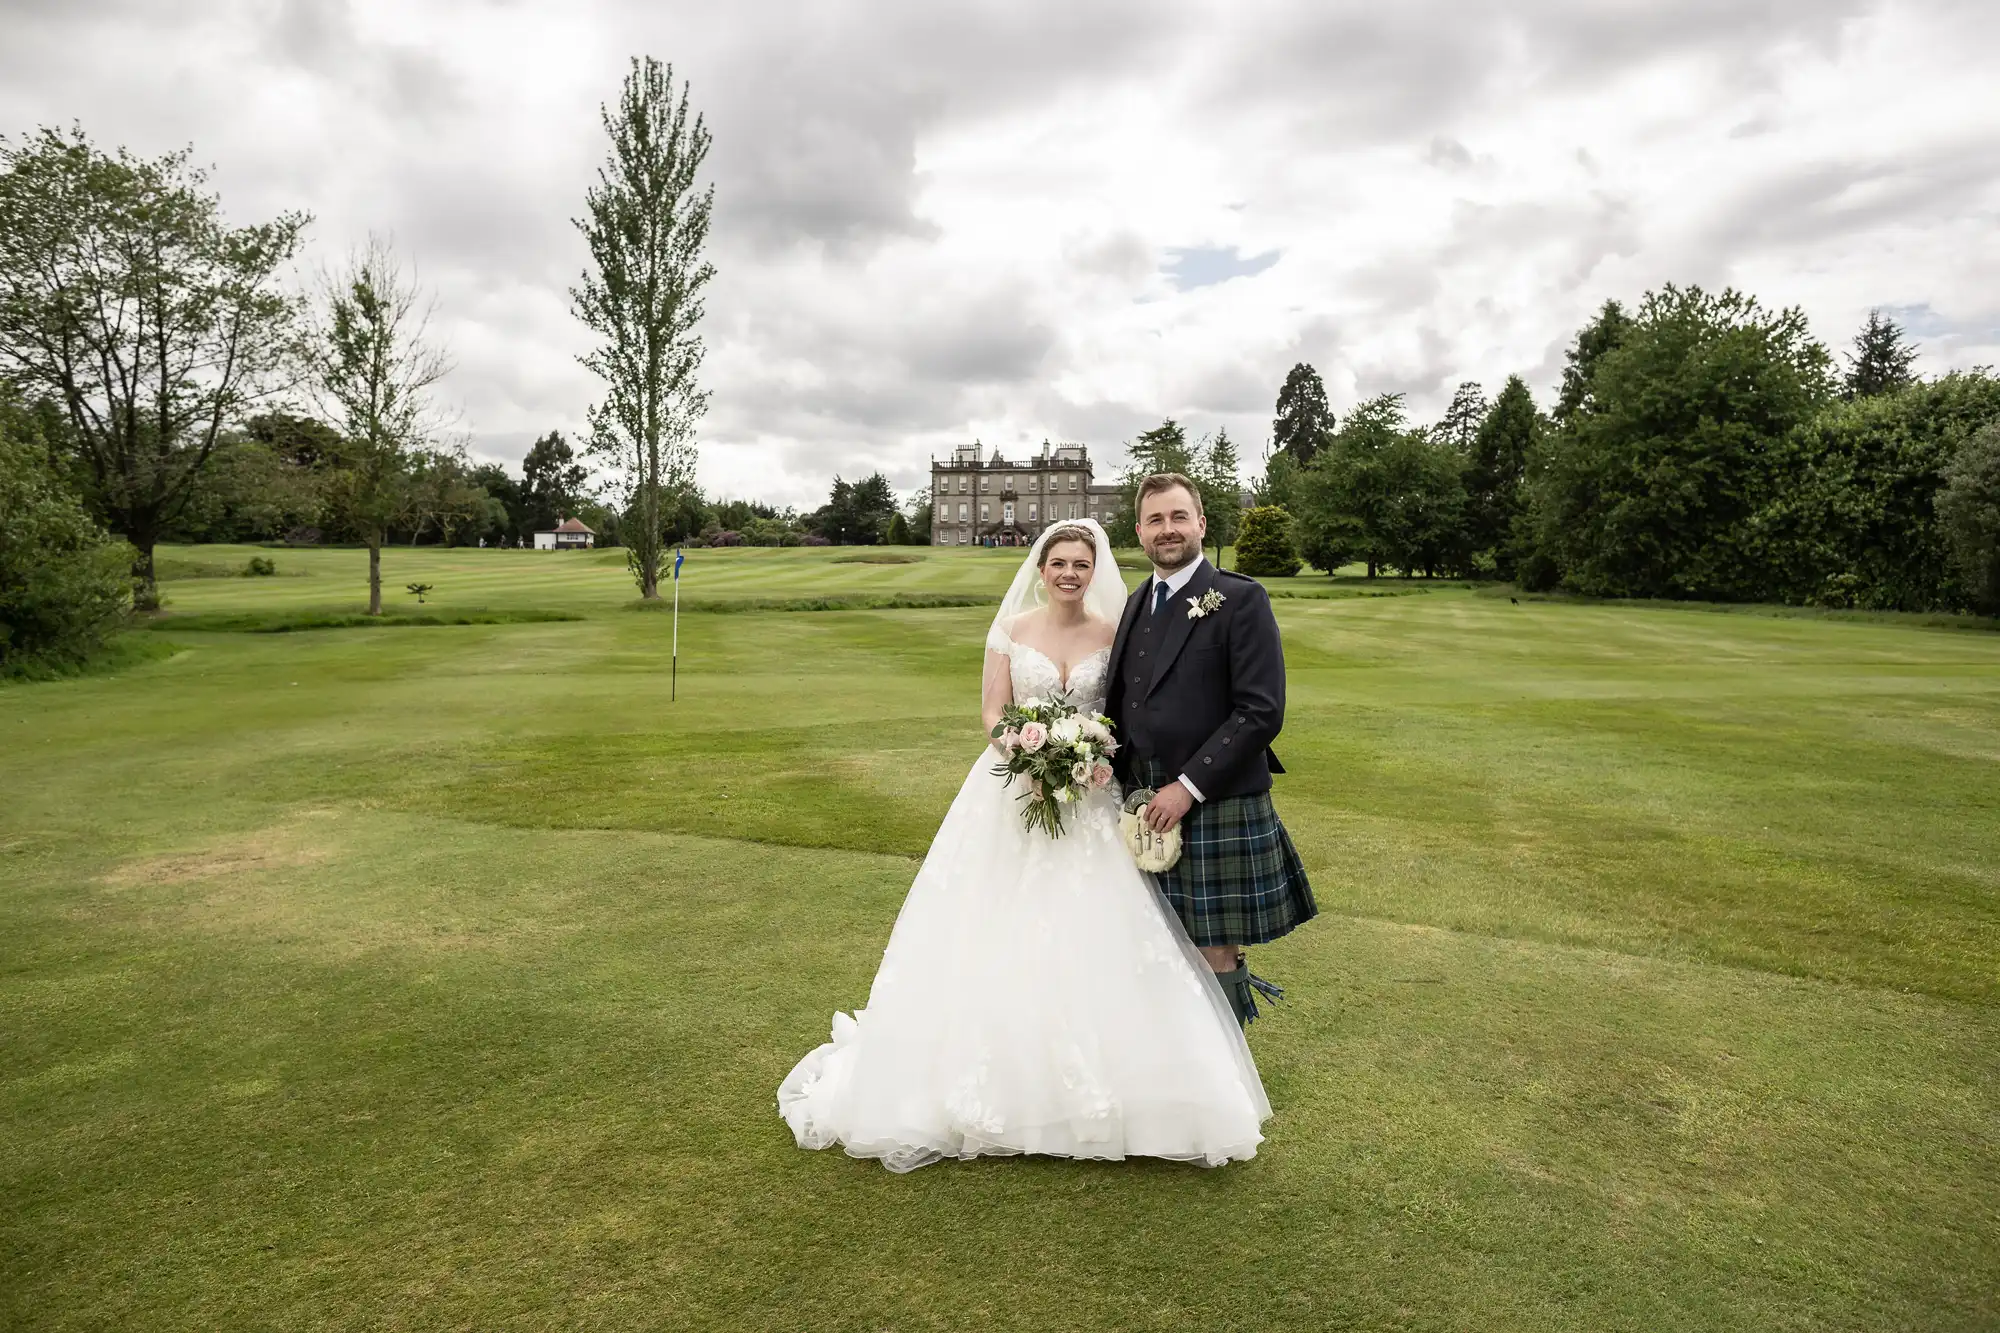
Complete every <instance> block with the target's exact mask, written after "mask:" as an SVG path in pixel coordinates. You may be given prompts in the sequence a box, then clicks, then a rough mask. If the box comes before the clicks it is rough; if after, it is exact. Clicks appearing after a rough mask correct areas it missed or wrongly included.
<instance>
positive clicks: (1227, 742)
mask: <svg viewBox="0 0 2000 1333" xmlns="http://www.w3.org/2000/svg"><path fill="white" fill-rule="evenodd" d="M1222 743H1223V744H1224V745H1227V744H1229V737H1227V736H1224V737H1223V738H1222Z"/></svg>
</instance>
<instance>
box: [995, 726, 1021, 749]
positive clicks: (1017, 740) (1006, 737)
mask: <svg viewBox="0 0 2000 1333" xmlns="http://www.w3.org/2000/svg"><path fill="white" fill-rule="evenodd" d="M1000 748H1001V749H1003V750H1005V751H1006V752H1007V753H1008V754H1012V753H1014V751H1016V750H1018V749H1020V748H1021V733H1020V732H1018V731H1016V730H1014V729H1013V728H1012V727H1009V728H1007V730H1005V731H1003V732H1001V733H1000Z"/></svg>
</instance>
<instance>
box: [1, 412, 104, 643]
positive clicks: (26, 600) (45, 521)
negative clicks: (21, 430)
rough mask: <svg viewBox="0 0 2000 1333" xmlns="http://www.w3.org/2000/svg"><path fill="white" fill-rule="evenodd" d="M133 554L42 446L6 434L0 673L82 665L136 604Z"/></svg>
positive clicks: (3, 470) (2, 462)
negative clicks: (71, 488) (95, 517)
mask: <svg viewBox="0 0 2000 1333" xmlns="http://www.w3.org/2000/svg"><path fill="white" fill-rule="evenodd" d="M133 554H134V553H133V550H132V548H131V547H130V546H129V545H127V544H126V543H125V542H122V541H116V540H114V539H112V538H110V537H107V536H105V534H104V531H103V529H101V528H99V527H98V526H97V524H95V523H93V522H92V521H91V519H90V516H89V515H88V514H86V513H84V511H83V506H82V505H80V504H78V503H77V500H76V498H75V497H74V496H72V495H71V494H70V493H69V492H68V491H67V490H66V489H65V488H64V487H63V485H62V483H61V481H60V480H59V479H58V478H57V477H56V476H55V474H54V473H53V472H52V471H51V470H50V469H49V466H48V463H47V460H46V459H45V457H44V456H43V454H42V451H41V450H40V449H38V448H35V447H33V446H30V445H28V444H26V443H24V442H17V441H14V440H10V439H9V438H8V437H7V436H6V435H4V434H0V673H6V674H15V673H18V672H20V671H23V670H25V669H27V668H29V667H31V666H33V665H35V664H43V665H48V666H56V667H69V666H77V665H81V664H82V663H83V662H84V661H86V660H87V659H88V658H89V657H90V656H91V655H92V654H93V653H95V652H97V651H98V650H99V649H101V648H102V647H103V646H104V643H105V640H106V639H107V638H108V637H109V635H110V634H111V632H112V630H114V629H115V628H116V627H117V626H118V624H119V623H120V622H121V621H122V620H123V619H124V617H125V613H126V612H127V611H128V610H129V609H130V607H131V605H132V579H131V574H132V560H133Z"/></svg>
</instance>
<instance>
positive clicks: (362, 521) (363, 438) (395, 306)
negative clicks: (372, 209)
mask: <svg viewBox="0 0 2000 1333" xmlns="http://www.w3.org/2000/svg"><path fill="white" fill-rule="evenodd" d="M324 297H325V299H324V310H323V312H322V314H321V317H320V321H319V327H318V330H317V335H316V337H315V339H314V352H313V387H314V390H315V391H316V393H317V395H318V398H319V401H320V405H321V408H322V410H323V411H324V412H325V413H326V415H327V416H328V417H330V418H331V419H332V420H333V421H334V422H336V423H338V426H339V429H340V433H341V442H340V454H339V457H338V459H337V460H336V462H335V465H334V467H333V469H332V472H331V474H330V475H329V477H328V478H327V483H326V497H327V504H328V507H329V508H330V509H331V511H332V512H333V514H334V515H336V516H337V517H338V518H339V519H340V520H341V521H343V522H345V523H346V524H348V525H349V526H350V527H352V528H353V529H354V530H355V531H357V532H359V533H360V534H361V539H362V541H363V542H365V543H366V544H367V547H368V614H369V615H371V616H379V615H381V614H382V545H383V543H384V542H386V541H387V540H388V537H389V529H390V528H391V527H394V526H395V525H397V524H399V523H402V522H405V521H407V520H408V519H409V518H410V517H411V515H412V511H413V507H414V506H415V504H416V502H417V497H416V487H415V481H414V478H413V476H412V467H413V466H414V464H415V463H416V461H417V456H418V454H419V453H420V452H421V451H423V450H425V449H427V448H429V447H430V446H431V445H432V444H433V443H434V442H435V441H436V439H437V436H438V434H439V433H440V431H441V430H442V429H443V426H444V419H443V417H442V416H441V414H440V413H439V411H438V408H437V406H436V404H435V402H434V400H433V398H432V390H433V389H434V388H435V387H436V386H437V383H438V381H439V380H441V379H443V378H444V376H445V374H446V373H447V372H448V371H449V370H450V368H451V363H450V362H449V361H448V360H447V359H446V357H445V354H444V352H443V351H442V350H441V349H440V348H438V347H437V346H435V345H434V344H433V343H432V342H431V338H430V331H429V328H430V318H431V306H430V304H429V303H428V302H427V301H425V300H424V299H423V297H422V296H421V294H420V289H419V287H418V285H417V281H416V279H415V277H414V276H413V275H410V274H407V273H405V272H404V270H403V268H402V265H401V264H400V263H399V262H398V260H397V259H396V256H395V254H394V253H393V252H392V251H391V249H390V247H389V244H388V242H387V241H384V240H381V239H379V238H373V237H371V238H370V239H369V241H368V244H367V245H366V246H365V247H364V248H362V249H361V250H359V251H357V252H356V253H355V254H354V255H353V256H352V257H350V259H349V260H348V262H347V264H346V266H345V267H344V268H343V269H342V270H341V271H340V272H339V273H338V274H336V275H333V276H330V277H329V278H328V279H327V281H326V284H325V293H324Z"/></svg>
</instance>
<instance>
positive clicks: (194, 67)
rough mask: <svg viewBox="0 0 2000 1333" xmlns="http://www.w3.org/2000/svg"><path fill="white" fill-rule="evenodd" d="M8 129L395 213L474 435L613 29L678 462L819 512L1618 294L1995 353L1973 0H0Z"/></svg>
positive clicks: (233, 182) (536, 365)
mask: <svg viewBox="0 0 2000 1333" xmlns="http://www.w3.org/2000/svg"><path fill="white" fill-rule="evenodd" d="M0 32H3V33H4V40H0V130H5V131H7V132H20V131H24V130H27V129H30V128H32V127H33V126H35V125H37V124H43V123H55V124H61V123H67V122H69V121H72V120H74V121H78V122H80V123H81V124H82V125H83V126H84V128H85V129H86V130H87V131H88V132H89V133H90V134H91V135H92V136H93V137H94V138H96V139H97V140H98V141H99V142H100V143H103V144H106V145H116V144H124V145H127V146H129V147H131V148H133V149H135V150H138V151H141V152H145V153H155V152H162V151H165V150H168V149H172V148H175V147H179V146H181V145H185V144H192V145H193V147H194V149H195V152H196V156H197V158H198V159H200V160H203V161H206V162H211V163H213V164H214V167H215V181H216V184H217V186H218V187H219V189H220V190H221V192H222V196H223V201H224V206H225V209H226V210H227V212H228V213H229V215H230V216H231V217H232V218H233V219H239V220H243V221H249V220H256V219H261V218H264V217H267V216H269V215H271V214H272V213H274V212H277V211H278V210H281V209H287V208H302V209H306V210H308V211H310V212H311V213H312V214H313V215H314V217H315V219H316V221H315V223H314V226H313V231H312V245H313V253H314V259H313V263H314V264H317V263H318V262H320V260H322V259H325V258H335V257H338V256H339V255H340V254H341V253H342V252H344V251H345V250H346V249H347V248H348V247H349V246H351V245H352V244H354V243H355V242H356V241H358V240H360V239H362V238H364V237H365V236H366V235H367V233H368V232H369V231H370V230H371V229H372V230H375V231H380V232H386V233H389V234H391V235H392V236H393V237H394V239H395V242H396V244H397V246H398V248H399V249H400V250H401V251H402V252H403V253H404V254H405V255H406V256H408V257H409V258H411V259H413V260H414V261H415V262H416V264H417V265H418V267H419V269H420V271H421V276H422V278H423V279H424V280H425V282H426V283H427V284H429V285H430V286H431V287H432V288H433V289H434V290H435V292H436V294H437V297H438V300H439V303H440V313H441V325H440V328H441V331H442V333H443V335H444V338H445V340H446V342H447V343H448V345H449V348H450V351H451V353H452V356H453V358H454V360H455V362H456V366H457V369H456V370H455V371H454V373H453V375H452V377H451V379H450V380H449V381H448V392H449V396H450V398H451V400H452V401H453V402H454V403H455V404H456V405H457V406H458V407H459V408H460V409H461V411H462V413H463V419H464V421H465V423H466V424H467V426H468V427H469V428H470V431H471V435H472V443H473V448H474V450H475V452H477V453H480V454H483V455H485V456H486V457H489V458H493V459H498V460H503V461H508V462H515V461H518V459H519V458H520V456H521V454H522V453H523V452H524V451H525V449H526V447H527V445H528V443H529V442H530V441H531V440H532V439H533V438H534V437H535V436H536V435H538V434H540V433H542V432H544V431H546V430H549V429H551V428H556V429H562V430H564V431H565V432H574V431H576V430H577V429H578V428H579V427H580V426H581V424H582V420H583V413H584V409H585V407H586V405H587V404H588V403H589V402H590V401H591V399H592V397H593V395H594V393H595V392H596V387H595V382H594V381H593V380H592V379H591V377H590V376H589V375H588V374H587V373H586V372H584V371H583V370H582V369H581V368H579V367H578V365H577V364H576V361H575V357H576V354H577V353H578V352H579V351H580V350H582V348H583V347H584V346H585V337H584V334H583V333H582V331H581V329H580V328H579V326H578V325H577V324H576V323H575V321H574V320H573V319H572V318H571V317H570V315H569V307H568V297H567V290H568V287H569V285H570V284H571V283H572V282H573V281H574V280H575V277H576V275H577V273H578V271H579V270H580V268H581V267H582V264H583V262H584V252H583V248H582V244H581V241H580V239H579V238H578V236H577V235H576V233H575V231H574V229H573V227H572V226H571V224H570V221H569V220H570V218H572V217H573V216H575V215H577V214H578V213H579V212H580V211H581V208H582V197H583V191H584V188H585V186H586V185H587V184H588V183H589V181H590V179H591V174H592V172H593V170H594V167H595V165H596V163H597V161H598V160H599V158H600V157H601V154H602V151H603V143H602V132H601V129H600V126H599V123H598V119H597V108H598V105H599V104H600V103H601V102H603V101H604V100H606V99H607V98H611V97H614V96H615V94H616V90H617V84H618V80H619V79H620V78H621V77H622V75H623V72H624V66H625V61H626V59H627V58H628V57H629V56H631V55H633V54H637V53H650V54H652V55H655V56H658V57H659V58H661V59H662V60H666V61H669V62H671V63H672V64H673V65H674V66H675V69H676V73H677V74H679V75H681V76H684V77H686V78H687V79H689V80H690V81H691V85H692V90H693V96H694V101H695V105H696V106H697V107H698V108H699V109H700V110H702V111H703V113H704V114H705V116H706V118H707V121H708V124H709V126H710V128H711V130H712V131H713V133H714V136H715V147H714V151H713V153H712V155H711V157H710V160H709V165H710V169H711V174H712V176H713V178H714V181H715V185H716V200H717V202H716V216H715V226H714V233H713V237H712V241H711V257H712V258H713V260H714V262H715V264H716V267H717V269H718V270H719V276H718V277H717V279H716V282H715V285H714V287H713V288H712V289H711V291H712V296H711V299H710V303H709V317H708V319H707V321H706V336H707V339H708V346H709V358H708V363H707V381H708V383H709V384H710V386H711V387H712V389H713V392H714V404H713V407H712V409H711V412H710V415H709V418H708V420H707V422H706V423H705V426H704V429H703V431H702V461H701V471H702V478H703V481H704V483H705V484H706V486H707V487H708V489H709V490H710V491H711V492H712V493H719V494H723V495H749V496H756V497H760V498H765V499H769V500H773V501H777V502H781V503H794V504H802V505H804V504H813V503H817V502H818V501H819V500H820V499H821V498H823V496H824V494H825V489H826V485H827V482H828V480H829V479H830V478H831V476H832V475H833V474H834V473H835V472H836V471H838V472H841V473H844V474H846V475H848V476H850V477H852V476H856V475H860V474H865V473H866V472H868V471H870V470H873V469H876V468H880V469H881V470H882V471H884V472H885V473H887V474H888V475H889V477H890V479H891V480H892V481H893V482H894V483H896V485H897V486H898V487H900V488H903V489H908V488H911V487H914V486H917V485H919V484H922V482H923V481H924V480H925V479H926V478H927V476H928V462H927V460H928V458H929V457H930V455H931V454H932V453H933V452H938V453H942V452H944V451H947V450H949V449H950V447H951V446H953V445H954V444H957V443H961V442H964V441H967V440H970V439H972V438H974V437H977V438H979V439H981V440H983V441H984V442H985V443H986V444H987V445H988V446H989V447H991V446H995V445H997V446H1000V447H1001V448H1003V449H1004V450H1007V451H1008V452H1009V453H1010V454H1011V453H1020V452H1023V451H1024V449H1025V448H1026V447H1027V446H1030V445H1032V444H1035V443H1037V442H1039V441H1041V440H1042V439H1044V438H1049V439H1053V440H1080V441H1083V442H1085V443H1087V444H1089V445H1090V446H1091V447H1092V449H1093V451H1094V453H1095V456H1096V457H1098V458H1099V459H1102V460H1105V461H1107V462H1108V461H1113V460H1115V459H1117V458H1118V457H1119V456H1120V454H1121V451H1122V444H1121V442H1122V441H1124V440H1126V439H1128V438H1130V437H1131V435H1132V434H1133V433H1134V432H1135V431H1137V430H1140V429H1143V428H1145V427H1146V426H1148V425H1152V424H1156V423H1157V422H1158V421H1159V420H1160V419H1161V418H1162V417H1165V416H1169V415H1171V416H1175V417H1178V418H1180V419H1181V420H1182V421H1184V422H1186V423H1188V424H1189V425H1190V426H1191V427H1192V428H1194V429H1195V430H1196V431H1197V432H1202V431H1209V430H1213V429H1216V428H1218V427H1222V426H1226V427H1228V429H1229V430H1230V432H1231V434H1232V435H1233V436H1234V437H1235V438H1236V439H1237V440H1238V442H1239V445H1240V446H1241V448H1242V450H1243V452H1244V454H1245V455H1246V458H1247V459H1248V460H1250V461H1251V462H1252V463H1253V464H1254V463H1255V461H1256V460H1257V459H1258V458H1259V457H1260V456H1261V454H1262V451H1263V448H1264V445H1265V442H1266V440H1267V438H1268V435H1269V430H1270V417H1271V409H1272V403H1273V400H1274V398H1275V396H1276V393H1277V389H1278V386H1279V385H1280V383H1282V381H1283V379H1284V375H1285V372H1286V371H1287V370H1288V369H1289V368H1290V367H1291V366H1292V365H1293V364H1294V363H1295V362H1298V361H1301V360H1303V361H1309V362H1311V363H1312V364H1314V365H1315V366H1317V367H1318V368H1319V370H1320V372H1321V374H1322V375H1324V376H1325V378H1326V381H1327V385H1328V389H1329V392H1330V394H1331V396H1332V398H1333V401H1334V407H1335V409H1336V410H1337V411H1338V410H1343V409H1345V408H1346V407H1347V406H1349V405H1351V404H1352V403H1353V402H1355V401H1356V400H1357V398H1360V397H1364V396H1367V395H1369V394H1373V393H1377V392H1382V391H1385V390H1401V391H1403V392H1405V393H1407V394H1408V395H1409V397H1410V402H1411V405H1412V408H1413V409H1414V411H1415V413H1416V415H1417V416H1418V417H1419V418H1423V417H1426V416H1428V415H1433V414H1435V413H1436V412H1437V411H1438V410H1439V409H1440V408H1441V407H1442V406H1443V404H1444V402H1445V401H1446V400H1447V399H1448V398H1449V396H1450V393H1451V390H1452V387H1453V386H1454V385H1455V384H1456V383H1457V382H1458V381H1459V380H1461V379H1476V380H1480V381H1482V382H1484V383H1485V384H1486V385H1487V386H1488V387H1489V389H1490V388H1493V387H1496V386H1497V385H1498V384H1499V382H1500V381H1501V380H1502V379H1503V378H1504V377H1505V376H1506V375H1507V374H1509V373H1511V372H1519V373H1521V374H1523V375H1525V376H1526V377H1527V378H1528V380H1529V382H1530V383H1531V384H1532V385H1534V386H1535V388H1536V390H1537V393H1538V395H1540V396H1541V397H1542V398H1543V400H1544V401H1546V400H1547V397H1548V391H1549V389H1550V388H1551V386H1553V384H1554V383H1555V382H1556V380H1557V378H1558V374H1559V370H1560V366H1561V363H1562V350H1563V347H1564V346H1565V344H1566V342H1567V341H1568V339H1569V337H1570V335H1571V334H1572V333H1573V332H1574V330H1575V328H1576V327H1577V325H1578V324H1579V323H1580V322H1581V321H1582V320H1583V319H1584V318H1585V317H1586V316H1587V314H1588V313H1589V312H1590V310H1592V309H1593V308H1594V307H1595V306H1597V305H1598V304H1599V303H1601V302H1602V301H1603V300H1604V299H1605V298H1606V297H1610V296H1616V297H1620V298H1623V299H1627V300H1630V299H1632V298H1635V297H1637V296H1638V295H1639V294H1640V293H1642V292H1644V291H1645V290H1646V289H1647V288H1649V287H1652V286H1656V285H1658V284H1660V283H1662V282H1667V281H1678V282H1692V283H1702V284H1706V285H1712V286H1721V285H1725V284H1734V285H1737V286H1739V287H1742V288H1745V289H1747V290H1749V291H1752V292H1754V293H1756V294H1757V295H1758V296H1760V297H1762V298H1763V299H1764V300H1765V301H1766V302H1767V303H1770V304H1777V305H1790V304H1796V305H1799V306H1802V307H1803V308H1804V309H1805V311H1806V312H1807V314H1808V315H1809V317H1810V318H1811V320H1812V322H1813V324H1814V326H1815V328H1816V329H1817V331H1818V333H1819V334H1820V336H1821V337H1822V338H1824V339H1826V340H1827V341H1828V342H1830V343H1833V344H1835V345H1836V346H1841V345H1844V344H1845V343H1846V341H1847V339H1848V338H1849V337H1851V335H1852V333H1853V331H1854V329H1855V327H1856V326H1858V325H1859V323H1860V322H1861V321H1862V319H1863V318H1864V317H1865V315H1866V312H1867V311H1868V309H1869V308H1870V307H1871V306H1879V307H1887V308H1890V309H1891V310H1893V311H1894V312H1895V313H1896V314H1897V316H1898V317H1899V318H1900V319H1902V320H1903V322H1904V324H1905V325H1906V327H1907V328H1908V329H1909V330H1910V332H1911V333H1912V334H1913V335H1915V337H1916V338H1917V340H1918V342H1919V344H1920V346H1921V348H1922V351H1923V361H1922V365H1923V367H1924V368H1926V369H1928V370H1931V371H1940V370H1943V369H1947V368H1950V367H1955V366H1970V365H1975V364H1987V363H1993V362H2000V246H1996V245H1995V244H1994V237H1995V233H1996V221H2000V218H1996V214H2000V79H1996V78H1995V77H1994V74H1993V70H1994V67H1995V56H1996V54H2000V6H1996V5H1994V4H1992V3H1991V0H1900V2H1899V0H1891V2H1890V3H1880V4H1877V3H1861V2H1859V0H1674V2H1672V3H1644V2H1642V0H1525V2H1524V3H1517V4H1513V5H1507V6H1492V5H1484V4H1472V3H1458V4H1449V3H1431V2H1427V0H1404V2H1403V3H1399V4H1395V5H1388V4H1383V3H1380V2H1379V0H1372V2H1370V3H1350V2H1349V0H1220V2H1219V3H1179V2H1177V0H1143V3H1140V2H1135V0H1004V3H1002V2H999V0H979V2H977V3H951V2H948V0H863V2H851V3H850V2H843V0H798V2H794V3H776V2H773V3H762V2H760V0H737V2H736V3H733V4H728V5H721V4H715V3H712V2H710V3H693V2H691V0H601V2H597V0H565V2H564V3H561V4H557V3H554V2H553V0H543V2H542V3H506V2H504V0H458V2H456V3H453V2H451V0H379V2H377V0H351V2H350V0H262V2H252V0H239V2H237V3H229V2H227V0H215V2H213V3H197V2H196V0H171V2H169V0H0Z"/></svg>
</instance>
